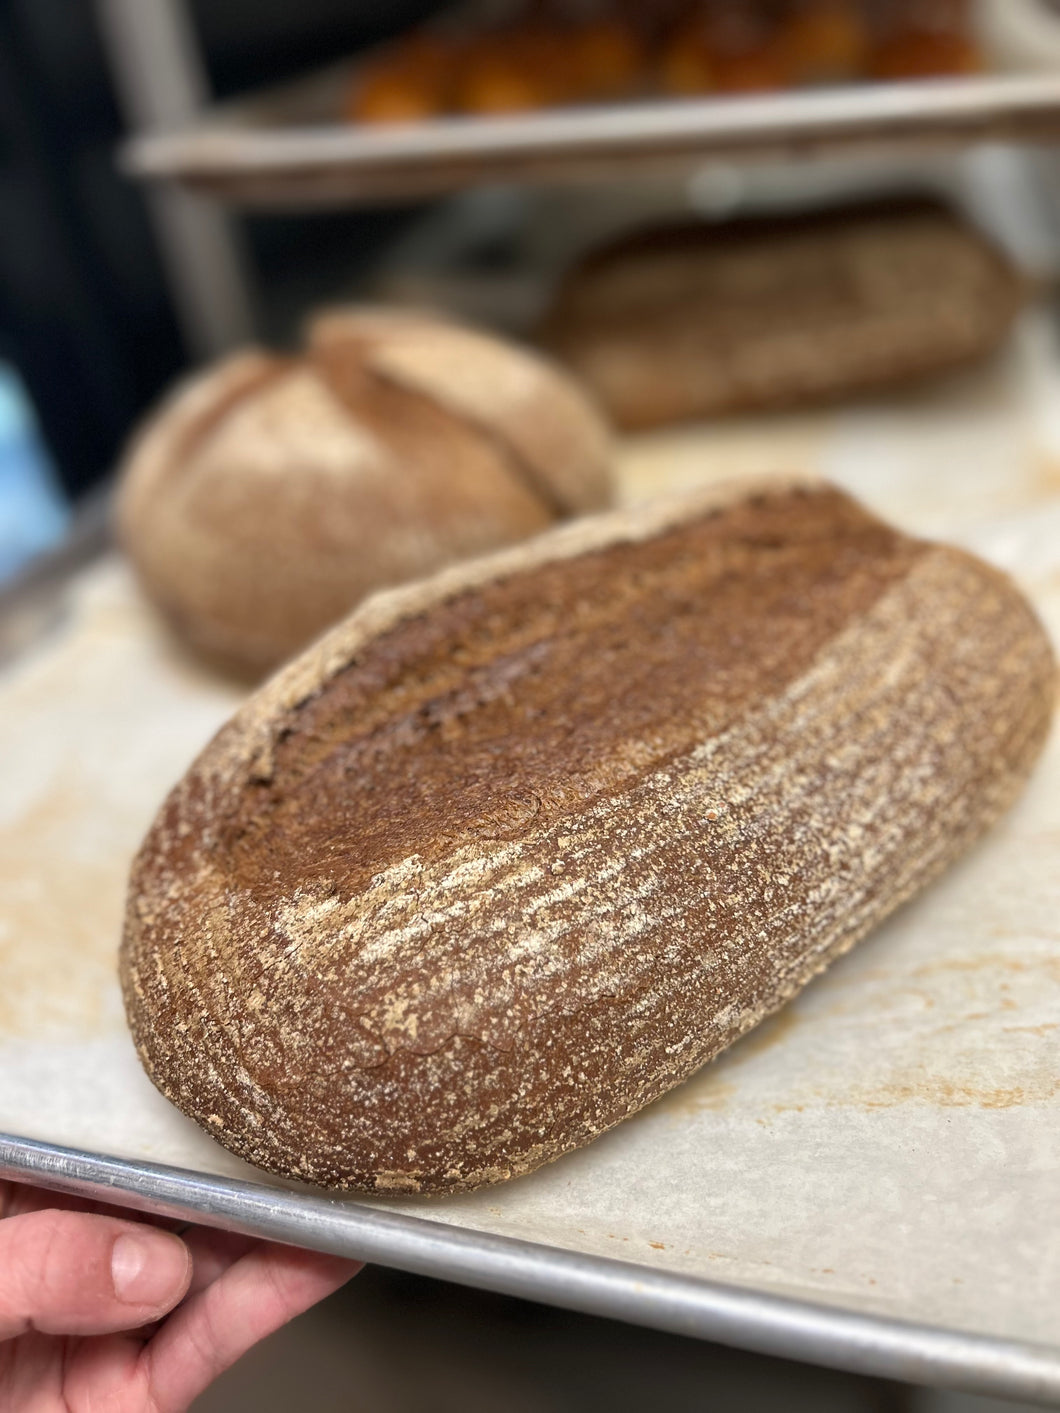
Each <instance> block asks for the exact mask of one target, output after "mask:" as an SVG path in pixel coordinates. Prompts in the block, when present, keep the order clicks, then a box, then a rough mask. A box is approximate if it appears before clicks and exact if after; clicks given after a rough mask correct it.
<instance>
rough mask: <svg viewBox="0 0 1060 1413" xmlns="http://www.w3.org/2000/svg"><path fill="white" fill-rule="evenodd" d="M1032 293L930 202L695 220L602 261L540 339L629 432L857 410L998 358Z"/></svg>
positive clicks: (1001, 259) (574, 279)
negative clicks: (871, 400)
mask: <svg viewBox="0 0 1060 1413" xmlns="http://www.w3.org/2000/svg"><path fill="white" fill-rule="evenodd" d="M1023 297H1024V289H1023V282H1022V280H1021V278H1020V276H1019V274H1018V272H1017V271H1016V270H1015V268H1014V267H1013V266H1012V264H1011V263H1010V262H1009V261H1008V260H1007V259H1006V258H1005V256H1004V255H1003V254H1002V253H1001V252H1000V251H999V250H997V249H996V248H995V247H994V246H993V245H991V244H990V242H989V241H987V240H986V239H985V238H984V237H983V236H982V235H981V234H980V233H979V232H978V231H977V230H975V228H974V227H972V226H970V225H969V224H967V223H966V222H964V221H962V220H961V219H960V218H958V217H957V216H956V215H955V214H953V213H952V212H950V211H949V210H947V208H946V207H945V206H943V205H942V204H941V203H939V202H936V201H931V200H905V201H874V202H866V203H861V204H858V205H854V206H845V207H842V208H839V209H836V210H830V211H825V212H818V213H813V214H810V215H804V214H799V215H794V216H780V217H754V218H746V219H742V220H737V221H732V222H726V223H723V224H720V225H710V224H708V223H706V222H699V223H684V224H678V225H669V226H663V227H658V228H655V229H649V230H644V231H637V232H634V233H632V234H631V235H628V236H625V237H623V238H620V239H619V240H616V241H613V242H611V243H609V244H607V245H605V246H603V247H602V248H600V249H598V250H595V251H592V252H590V253H589V254H588V255H587V256H586V257H585V258H584V259H583V260H582V262H581V263H580V264H578V265H577V266H576V267H575V268H574V269H573V270H572V271H571V273H570V274H569V275H568V277H567V278H566V279H565V281H564V282H563V284H562V286H561V288H560V290H559V292H558V294H557V297H556V299H555V302H554V304H553V307H552V309H551V311H550V313H549V315H548V316H547V318H546V320H545V322H544V325H543V328H542V333H541V337H542V341H543V343H544V344H545V345H546V346H547V347H549V348H550V349H551V350H552V351H553V352H554V353H555V354H556V355H557V357H559V358H560V359H561V360H562V361H563V362H564V363H565V364H566V365H567V366H568V367H569V368H571V369H572V370H573V371H575V372H576V373H577V374H578V375H579V377H580V378H581V379H582V381H583V382H584V383H585V384H586V385H587V386H588V387H590V388H591V389H592V390H593V391H594V392H595V394H596V396H597V397H598V398H599V399H600V401H601V403H602V404H603V406H604V407H605V408H606V409H607V411H608V412H609V414H610V415H611V417H612V419H613V420H614V421H615V422H616V423H617V424H618V425H619V426H622V427H627V428H637V427H648V426H653V425H657V424H660V423H664V422H669V421H678V420H681V419H685V418H691V417H707V416H719V415H725V414H729V413H736V412H745V411H756V410H763V409H768V408H781V407H788V406H798V405H803V404H808V403H814V402H828V401H834V400H837V399H842V398H848V397H851V396H854V395H857V394H859V393H865V392H871V391H874V390H881V389H886V388H890V387H897V386H901V385H903V384H906V383H911V382H915V381H917V380H919V379H923V378H925V377H929V376H932V375H937V374H939V373H944V372H946V371H948V370H952V369H956V368H959V367H961V366H962V365H964V364H967V363H971V362H974V361H975V360H977V359H980V358H982V357H984V356H985V355H986V354H988V353H990V352H991V351H992V350H994V349H995V348H996V347H997V346H998V345H999V344H1000V343H1001V341H1002V340H1003V339H1004V338H1005V336H1006V334H1007V333H1008V331H1009V329H1010V327H1011V325H1012V322H1013V320H1014V318H1015V316H1016V314H1017V313H1018V311H1019V309H1020V306H1021V304H1022V302H1023Z"/></svg>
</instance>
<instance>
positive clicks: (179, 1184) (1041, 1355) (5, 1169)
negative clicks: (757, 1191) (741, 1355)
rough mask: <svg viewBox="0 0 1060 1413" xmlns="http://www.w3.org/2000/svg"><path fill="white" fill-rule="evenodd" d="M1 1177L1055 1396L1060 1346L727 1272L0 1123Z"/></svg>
mask: <svg viewBox="0 0 1060 1413" xmlns="http://www.w3.org/2000/svg"><path fill="white" fill-rule="evenodd" d="M0 1179H8V1180H12V1181H20V1180H31V1181H32V1182H33V1183H34V1184H35V1185H37V1186H41V1187H45V1188H49V1189H53V1190H56V1191H60V1192H65V1193H69V1194H74V1195H77V1196H80V1197H86V1198H90V1199H92V1200H95V1201H104V1202H111V1203H116V1204H117V1205H119V1206H127V1207H131V1208H134V1209H136V1210H138V1211H145V1212H152V1213H155V1214H159V1215H165V1216H173V1217H179V1218H183V1219H185V1220H191V1221H195V1222H197V1223H201V1224H203V1225H207V1226H215V1227H222V1228H224V1229H226V1230H231V1231H237V1232H241V1233H243V1234H245V1235H250V1236H258V1237H263V1238H267V1239H268V1240H271V1241H279V1242H284V1243H287V1244H290V1245H297V1246H303V1247H307V1248H310V1249H313V1250H318V1251H327V1252H330V1253H331V1254H333V1255H340V1256H349V1257H355V1258H357V1259H362V1260H368V1261H374V1262H378V1263H380V1264H383V1265H388V1266H392V1267H395V1268H396V1269H398V1270H404V1271H410V1272H413V1273H414V1274H417V1275H424V1276H431V1277H434V1278H436V1279H440V1280H449V1281H454V1282H456V1283H458V1284H462V1285H470V1286H477V1287H479V1288H481V1289H484V1290H490V1291H494V1292H497V1293H499V1294H503V1295H510V1296H517V1297H520V1298H523V1299H527V1300H537V1301H541V1302H544V1303H547V1304H551V1305H556V1306H559V1307H562V1308H565V1309H570V1310H577V1311H580V1312H581V1313H584V1314H590V1315H598V1316H603V1317H605V1318H609V1319H617V1320H623V1321H626V1322H628V1323H631V1324H639V1325H646V1326H650V1327H652V1328H655V1329H661V1330H666V1331H669V1332H670V1333H674V1334H680V1335H685V1336H687V1337H691V1338H696V1339H707V1340H715V1341H717V1342H719V1343H723V1344H729V1345H735V1346H737V1347H740V1348H744V1349H748V1350H753V1351H755V1352H756V1353H760V1354H766V1355H771V1356H774V1357H779V1358H787V1359H796V1360H801V1361H802V1362H804V1363H805V1362H809V1363H815V1364H821V1365H826V1366H830V1367H832V1368H837V1369H845V1370H848V1371H850V1372H852V1373H858V1374H864V1375H871V1376H875V1377H879V1378H888V1379H897V1380H901V1381H903V1382H907V1383H913V1384H926V1385H938V1386H943V1387H948V1388H956V1389H962V1390H964V1391H966V1392H971V1393H978V1394H988V1395H993V1396H994V1397H1002V1398H1019V1399H1024V1400H1029V1401H1032V1402H1036V1403H1041V1404H1046V1405H1050V1406H1051V1405H1055V1404H1057V1403H1060V1346H1057V1347H1049V1346H1045V1345H1039V1344H1031V1343H1028V1342H1023V1341H1016V1340H1003V1339H998V1338H996V1337H994V1336H989V1335H978V1334H974V1333H970V1332H965V1331H959V1330H949V1329H944V1328H941V1327H938V1326H931V1325H927V1324H921V1323H917V1322H913V1321H906V1320H900V1319H895V1318H893V1317H889V1316H885V1315H879V1314H873V1313H867V1312H861V1311H854V1310H850V1309H845V1308H843V1307H841V1306H838V1305H835V1306H833V1305H825V1304H821V1303H817V1302H813V1301H808V1300H801V1299H798V1298H795V1297H792V1296H786V1295H779V1294H774V1293H771V1292H766V1291H761V1290H755V1289H753V1288H750V1287H742V1286H735V1285H726V1284H723V1283H722V1282H716V1281H706V1280H703V1279H701V1278H699V1277H695V1276H687V1275H682V1274H680V1273H676V1272H670V1271H662V1270H659V1269H658V1268H656V1267H652V1266H649V1265H643V1266H642V1265H637V1264H635V1263H632V1262H627V1261H618V1260H614V1259H612V1258H610V1257H605V1256H595V1255H591V1254H588V1253H585V1252H579V1251H572V1250H565V1249H563V1248H561V1247H554V1246H547V1245H544V1244H542V1243H538V1242H532V1241H525V1240H521V1239H519V1238H516V1237H508V1236H500V1235H495V1234H493V1233H488V1232H479V1231H475V1230H472V1229H470V1228H467V1227H460V1226H449V1225H448V1224H446V1223H442V1222H436V1221H431V1220H429V1219H428V1218H424V1217H412V1216H407V1215H405V1214H403V1213H400V1212H388V1211H386V1210H382V1209H378V1208H374V1207H368V1206H365V1205H363V1204H360V1203H355V1202H349V1201H342V1200H338V1199H333V1198H328V1197H326V1196H316V1195H312V1194H302V1193H299V1192H291V1191H287V1190H285V1189H280V1188H271V1187H267V1186H264V1185H263V1184H259V1183H251V1182H244V1181H241V1180H239V1179H234V1178H224V1177H219V1176H215V1175H213V1174H209V1173H202V1172H194V1171H191V1170H189V1169H184V1168H175V1167H169V1166H167V1165H164V1164H154V1163H145V1162H133V1161H130V1160H127V1159H123V1158H118V1157H114V1156H110V1155H106V1154H101V1153H89V1152H85V1151H82V1150H79V1149H72V1148H62V1147H59V1146H57V1145H54V1144H48V1143H41V1142H38V1141H36V1140H34V1139H27V1138H20V1137H18V1136H17V1135H11V1134H2V1133H0Z"/></svg>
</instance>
